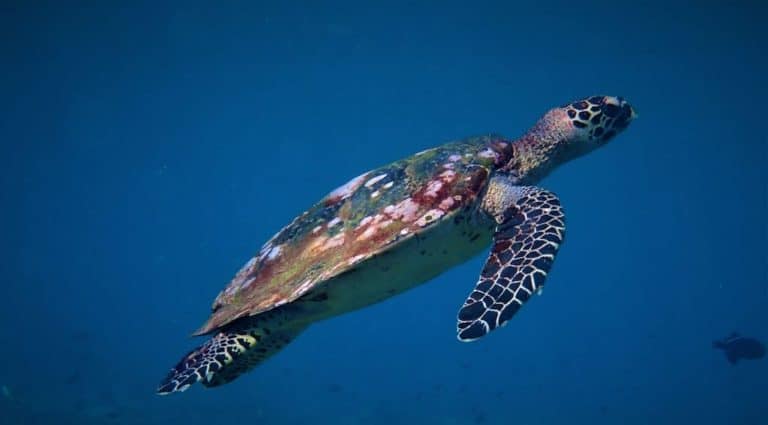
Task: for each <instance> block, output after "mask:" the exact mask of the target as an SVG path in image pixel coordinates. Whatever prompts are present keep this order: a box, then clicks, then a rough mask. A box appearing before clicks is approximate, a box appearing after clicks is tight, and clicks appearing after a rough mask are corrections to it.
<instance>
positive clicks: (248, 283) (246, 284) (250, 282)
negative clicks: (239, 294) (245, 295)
mask: <svg viewBox="0 0 768 425" xmlns="http://www.w3.org/2000/svg"><path fill="white" fill-rule="evenodd" d="M255 281H256V278H255V277H252V278H250V279H248V280H246V281H245V282H243V283H241V284H240V288H241V289H242V288H247V287H249V286H251V284H252V283H253V282H255Z"/></svg>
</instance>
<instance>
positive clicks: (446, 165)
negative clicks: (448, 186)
mask: <svg viewBox="0 0 768 425" xmlns="http://www.w3.org/2000/svg"><path fill="white" fill-rule="evenodd" d="M443 168H445V169H448V170H453V164H451V163H450V162H449V163H446V164H443Z"/></svg>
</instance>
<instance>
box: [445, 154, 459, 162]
mask: <svg viewBox="0 0 768 425" xmlns="http://www.w3.org/2000/svg"><path fill="white" fill-rule="evenodd" d="M460 159H461V155H457V154H453V155H451V156H449V157H448V161H451V162H456V161H458V160H460Z"/></svg>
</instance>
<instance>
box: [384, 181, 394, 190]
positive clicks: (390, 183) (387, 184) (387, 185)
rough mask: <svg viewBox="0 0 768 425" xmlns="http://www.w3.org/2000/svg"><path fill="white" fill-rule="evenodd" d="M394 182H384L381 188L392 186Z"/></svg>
mask: <svg viewBox="0 0 768 425" xmlns="http://www.w3.org/2000/svg"><path fill="white" fill-rule="evenodd" d="M394 184H395V182H389V183H386V184H385V185H384V186H382V187H381V188H382V189H389V188H390V187H392V186H394Z"/></svg>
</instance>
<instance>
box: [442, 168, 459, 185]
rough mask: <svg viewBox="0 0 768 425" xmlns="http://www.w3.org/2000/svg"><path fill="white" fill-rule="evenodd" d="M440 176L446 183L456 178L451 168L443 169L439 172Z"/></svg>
mask: <svg viewBox="0 0 768 425" xmlns="http://www.w3.org/2000/svg"><path fill="white" fill-rule="evenodd" d="M440 178H441V179H443V180H444V181H445V182H446V183H450V182H452V181H453V180H454V179H455V178H456V172H455V171H453V170H445V171H443V172H442V173H440Z"/></svg>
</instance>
